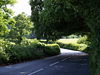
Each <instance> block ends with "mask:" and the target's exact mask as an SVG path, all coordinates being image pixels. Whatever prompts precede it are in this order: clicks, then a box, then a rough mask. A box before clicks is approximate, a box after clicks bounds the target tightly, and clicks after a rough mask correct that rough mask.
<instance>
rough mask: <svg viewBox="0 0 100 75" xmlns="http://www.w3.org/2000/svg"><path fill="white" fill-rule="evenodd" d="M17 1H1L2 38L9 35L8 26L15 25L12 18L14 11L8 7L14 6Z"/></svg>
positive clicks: (0, 29) (0, 27) (0, 23)
mask: <svg viewBox="0 0 100 75" xmlns="http://www.w3.org/2000/svg"><path fill="white" fill-rule="evenodd" d="M15 2H16V0H0V36H5V35H6V33H8V31H9V28H8V25H14V23H15V21H14V19H13V18H12V17H11V16H12V10H11V9H9V8H7V5H12V4H14V3H15Z"/></svg>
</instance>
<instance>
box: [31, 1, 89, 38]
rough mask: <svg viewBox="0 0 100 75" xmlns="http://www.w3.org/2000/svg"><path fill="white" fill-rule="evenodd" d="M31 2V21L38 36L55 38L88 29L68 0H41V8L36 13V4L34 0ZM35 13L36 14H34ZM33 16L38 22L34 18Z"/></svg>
mask: <svg viewBox="0 0 100 75" xmlns="http://www.w3.org/2000/svg"><path fill="white" fill-rule="evenodd" d="M31 1H33V0H31ZM33 2H34V3H32V2H31V7H32V21H33V22H34V23H35V29H36V35H37V37H38V38H41V37H42V38H46V39H49V40H56V39H58V38H60V37H61V36H62V35H69V34H71V33H76V32H79V31H87V30H88V27H87V26H86V25H85V23H84V18H83V17H81V16H80V14H79V13H78V11H75V9H74V8H73V7H72V6H71V5H69V3H68V1H66V0H63V1H62V0H43V1H42V6H40V8H42V9H41V10H39V11H38V13H37V12H35V11H37V10H35V9H36V6H38V5H35V4H36V3H35V2H36V1H35V0H34V1H33ZM35 13H37V14H38V16H37V15H34V14H35ZM35 17H36V20H37V21H38V22H36V20H34V19H35ZM41 28H42V29H41ZM69 31H70V32H69Z"/></svg>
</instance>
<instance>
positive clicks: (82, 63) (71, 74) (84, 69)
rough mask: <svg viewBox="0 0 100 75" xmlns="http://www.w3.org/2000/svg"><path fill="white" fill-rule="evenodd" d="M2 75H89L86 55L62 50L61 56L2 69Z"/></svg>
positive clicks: (0, 69) (0, 74)
mask: <svg viewBox="0 0 100 75" xmlns="http://www.w3.org/2000/svg"><path fill="white" fill-rule="evenodd" d="M0 75H89V70H88V56H87V54H86V53H83V52H79V51H72V50H68V49H61V54H60V55H57V56H53V57H47V58H44V59H40V60H34V61H31V62H25V63H20V64H15V65H9V66H4V67H0Z"/></svg>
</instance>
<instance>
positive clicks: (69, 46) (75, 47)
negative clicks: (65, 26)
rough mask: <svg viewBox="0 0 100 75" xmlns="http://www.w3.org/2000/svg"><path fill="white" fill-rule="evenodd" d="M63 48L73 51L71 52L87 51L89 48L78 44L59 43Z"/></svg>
mask: <svg viewBox="0 0 100 75" xmlns="http://www.w3.org/2000/svg"><path fill="white" fill-rule="evenodd" d="M58 44H59V46H60V47H61V48H65V49H71V50H81V51H82V50H85V49H86V48H87V45H86V44H77V43H69V44H64V43H60V42H59V43H58Z"/></svg>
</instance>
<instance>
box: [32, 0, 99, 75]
mask: <svg viewBox="0 0 100 75" xmlns="http://www.w3.org/2000/svg"><path fill="white" fill-rule="evenodd" d="M43 5H44V7H42V8H43V10H42V11H41V12H40V13H39V14H38V16H40V17H39V18H38V20H40V22H39V23H41V24H36V25H37V26H36V27H37V28H39V29H41V27H42V28H43V29H41V31H42V30H43V31H42V32H44V31H45V32H46V30H48V31H50V30H51V29H52V30H54V31H56V32H58V33H59V32H62V33H64V35H66V33H67V35H68V34H71V33H76V32H80V31H82V32H83V31H85V32H87V31H88V30H89V32H90V36H91V37H90V38H91V47H90V48H92V50H91V52H90V69H91V75H100V72H99V73H98V72H97V71H100V64H99V63H100V60H99V58H100V8H99V6H100V0H43ZM32 6H33V5H32V4H31V7H32ZM33 10H34V8H33V9H32V11H33ZM32 16H34V15H33V14H32ZM33 21H34V20H33ZM47 28H50V29H47ZM48 31H47V34H48V35H49V36H50V35H51V34H50V33H48ZM54 31H53V32H54ZM42 32H40V33H41V34H40V35H41V36H43V33H42ZM53 32H51V33H53ZM47 34H46V35H47ZM60 34H61V33H60ZM53 36H55V35H53Z"/></svg>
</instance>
